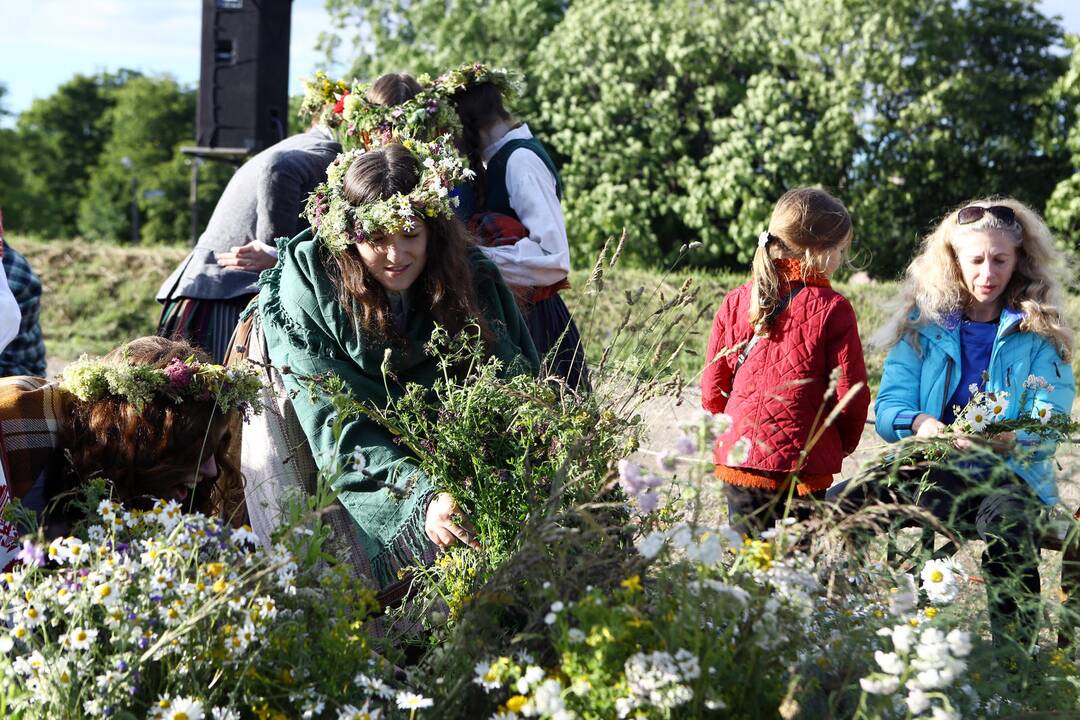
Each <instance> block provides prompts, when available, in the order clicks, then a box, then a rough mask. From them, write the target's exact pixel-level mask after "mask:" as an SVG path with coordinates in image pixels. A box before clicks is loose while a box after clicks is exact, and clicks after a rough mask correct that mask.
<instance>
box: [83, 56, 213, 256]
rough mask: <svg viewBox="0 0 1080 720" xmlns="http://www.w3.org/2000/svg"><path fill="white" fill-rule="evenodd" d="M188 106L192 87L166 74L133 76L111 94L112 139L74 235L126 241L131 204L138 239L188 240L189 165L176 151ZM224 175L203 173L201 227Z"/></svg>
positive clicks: (191, 108)
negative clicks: (135, 214) (136, 214)
mask: <svg viewBox="0 0 1080 720" xmlns="http://www.w3.org/2000/svg"><path fill="white" fill-rule="evenodd" d="M195 102H196V94H195V91H194V90H192V89H190V88H184V87H181V86H180V85H178V84H177V82H176V81H175V80H173V79H172V78H169V77H163V78H152V77H137V78H133V79H131V80H130V81H129V82H128V83H126V84H125V85H124V86H123V87H121V88H119V89H118V90H116V92H115V106H114V107H113V108H112V109H111V110H110V111H109V113H108V122H109V123H110V127H111V136H110V138H109V141H108V143H107V144H106V146H105V148H104V150H103V152H102V153H101V156H100V157H99V159H98V162H97V164H96V165H95V166H94V169H93V171H92V174H91V178H90V184H89V188H88V191H87V194H86V197H85V198H83V200H82V202H81V203H80V206H79V230H80V232H81V233H82V234H83V235H84V236H85V237H87V238H89V239H92V240H116V239H119V240H129V239H130V238H131V237H132V221H133V217H132V202H133V201H135V202H137V205H138V212H139V218H140V228H139V236H140V239H142V240H144V241H146V242H173V241H176V240H183V239H186V238H188V237H189V236H190V233H191V229H190V223H191V212H190V207H189V188H190V175H191V164H190V163H191V161H190V159H188V158H185V157H184V156H183V155H181V154H180V152H179V149H178V148H179V146H180V145H183V144H193V138H194V136H195ZM228 174H230V173H229V171H228V169H227V168H225V167H213V168H207V169H205V170H203V171H202V174H201V181H202V184H201V185H200V201H201V204H202V207H201V208H200V217H201V218H202V221H203V222H205V221H206V219H207V218H208V217H209V212H210V209H211V208H212V203H213V202H214V201H216V198H217V197H218V195H219V194H220V190H221V188H222V187H223V185H224V179H227V176H228ZM223 176H224V179H223Z"/></svg>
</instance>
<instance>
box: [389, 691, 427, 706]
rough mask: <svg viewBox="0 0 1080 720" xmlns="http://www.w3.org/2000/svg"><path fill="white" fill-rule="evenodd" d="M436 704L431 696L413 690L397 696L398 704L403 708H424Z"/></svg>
mask: <svg viewBox="0 0 1080 720" xmlns="http://www.w3.org/2000/svg"><path fill="white" fill-rule="evenodd" d="M434 704H435V702H434V701H433V700H432V699H431V698H426V697H424V696H423V695H418V694H416V693H413V692H403V693H398V696H397V706H398V707H399V708H401V709H402V710H423V709H424V708H429V707H431V706H432V705H434Z"/></svg>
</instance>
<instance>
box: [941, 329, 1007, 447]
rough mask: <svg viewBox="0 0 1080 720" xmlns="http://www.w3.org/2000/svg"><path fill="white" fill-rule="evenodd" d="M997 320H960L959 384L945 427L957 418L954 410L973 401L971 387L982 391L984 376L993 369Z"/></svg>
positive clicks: (946, 416) (946, 413) (950, 404)
mask: <svg viewBox="0 0 1080 720" xmlns="http://www.w3.org/2000/svg"><path fill="white" fill-rule="evenodd" d="M997 331H998V321H997V320H993V321H991V322H976V321H975V320H968V319H967V318H964V319H963V320H961V321H960V384H959V385H958V386H957V387H956V392H954V393H953V394H952V397H951V398H949V402H948V403H947V404H946V406H945V412H944V414H943V415H942V418H941V422H943V423H945V424H946V425H948V424H950V423H952V421H953V420H955V419H956V415H955V414H954V413H953V408H954V407H957V406H958V407H960V408H961V409H963V408H964V406H966V405H967V404H968V402H969V401H970V400H971V389H970V386H971V385H975V386H976V387H978V388H979V389H983V373H984V372H986V371H987V369H988V368H989V367H990V353H991V352H992V351H993V349H994V338H995V337H997Z"/></svg>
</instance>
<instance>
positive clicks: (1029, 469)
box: [874, 199, 1075, 647]
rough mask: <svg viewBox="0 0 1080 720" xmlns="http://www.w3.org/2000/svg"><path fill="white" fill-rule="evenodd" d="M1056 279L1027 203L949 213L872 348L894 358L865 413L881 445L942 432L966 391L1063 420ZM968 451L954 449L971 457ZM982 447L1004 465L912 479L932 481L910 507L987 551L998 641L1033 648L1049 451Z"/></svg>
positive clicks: (1039, 446) (945, 468)
mask: <svg viewBox="0 0 1080 720" xmlns="http://www.w3.org/2000/svg"><path fill="white" fill-rule="evenodd" d="M1063 270H1064V262H1063V260H1062V258H1061V256H1060V254H1059V253H1058V252H1057V251H1056V250H1055V247H1054V241H1053V237H1052V236H1051V234H1050V231H1049V229H1048V228H1047V227H1046V224H1045V223H1044V222H1043V220H1042V219H1041V218H1040V217H1039V216H1038V214H1036V213H1035V212H1034V211H1032V210H1031V209H1030V208H1028V207H1027V206H1025V205H1024V204H1023V203H1020V202H1018V201H1016V200H1012V199H993V200H978V201H974V202H971V203H967V204H966V205H964V206H963V207H961V208H960V209H959V210H956V211H954V212H951V213H949V214H948V215H947V216H946V217H945V219H944V220H943V221H942V222H941V223H940V224H939V225H938V227H937V228H936V229H935V230H934V231H933V232H932V233H931V234H930V235H929V236H928V237H927V238H926V240H925V241H924V242H923V245H922V249H921V252H920V253H919V255H918V256H917V257H916V258H915V259H914V260H913V261H912V262H911V264H910V266H909V267H908V270H907V278H906V282H905V285H904V293H903V296H902V304H901V306H900V307H899V308H898V310H897V312H896V314H895V315H894V316H893V318H892V320H891V321H890V322H889V323H887V324H886V326H885V327H884V328H883V329H882V330H881V331H880V332H879V333H878V335H877V337H876V338H875V343H876V344H877V345H878V346H879V347H887V348H890V351H889V355H888V357H887V358H886V360H885V370H884V374H883V375H882V379H881V386H880V389H879V392H878V396H877V400H876V401H875V404H874V412H875V415H876V424H877V431H878V434H879V435H881V437H882V438H884V439H885V440H887V441H889V442H895V441H898V440H900V439H901V438H904V437H908V436H911V435H916V436H918V437H924V438H929V437H934V436H937V435H941V434H943V433H945V432H946V430H947V428H948V426H949V425H950V423H952V422H953V420H955V414H954V413H955V412H956V410H957V408H963V407H964V406H965V405H967V403H968V401H969V400H970V399H971V395H972V392H973V391H974V390H982V391H986V392H1000V391H1007V392H1008V398H1009V399H1010V401H1011V402H1010V403H1009V405H1008V407H1007V410H1006V415H1005V417H1006V418H1007V419H1016V418H1019V417H1021V416H1022V415H1027V416H1031V417H1035V416H1036V413H1038V412H1039V411H1040V410H1044V409H1046V408H1049V409H1050V410H1051V411H1052V412H1053V413H1066V414H1067V413H1069V412H1070V410H1071V408H1072V401H1073V396H1074V394H1075V389H1074V385H1073V373H1072V367H1071V365H1070V364H1069V359H1070V357H1071V354H1072V333H1071V331H1070V329H1069V328H1068V327H1067V326H1066V323H1065V319H1064V317H1063V314H1062V308H1063V307H1064V296H1063V292H1062V282H1061V276H1062V273H1063ZM1022 398H1023V399H1024V403H1023V406H1021V405H1020V400H1021V399H1022ZM971 442H972V441H971V440H969V439H964V438H958V439H957V440H956V441H955V442H954V444H955V445H956V446H957V447H958V448H959V449H960V450H965V449H969V450H970V449H971ZM988 447H989V449H991V450H992V451H993V452H994V453H996V454H997V455H998V456H999V457H1000V458H1001V461H1002V462H992V461H988V460H987V459H986V453H982V454H981V455H980V456H979V457H981V459H975V456H972V457H969V458H967V459H960V460H957V461H955V462H953V463H951V464H949V465H944V464H939V465H937V466H933V465H931V466H930V469H929V472H928V473H927V470H926V468H925V467H923V468H922V469H920V470H918V471H914V472H913V471H908V473H907V474H908V475H912V476H913V477H909V478H907V479H908V480H915V479H919V478H923V477H924V476H926V475H928V477H926V479H927V480H928V481H929V488H928V489H925V490H924V491H923V492H922V493H921V494H920V495H919V496H918V502H919V504H920V505H921V506H923V507H924V508H926V509H927V510H929V511H930V512H932V513H933V514H934V515H935V516H937V517H939V518H941V519H943V520H945V521H946V522H947V523H948V524H949V525H950V526H951V527H952V528H953V529H954V530H955V531H957V532H959V533H960V534H963V535H969V536H970V535H975V536H977V537H979V538H981V539H982V540H984V541H985V542H986V550H985V552H984V554H983V562H982V565H983V572H984V574H985V575H986V576H987V583H986V587H987V594H988V603H989V608H990V620H991V628H992V630H993V633H994V639H995V642H997V643H999V644H1000V643H1001V642H1002V641H1003V640H1004V639H1005V638H1006V637H1010V636H1011V637H1012V638H1013V639H1015V640H1017V641H1018V642H1019V643H1020V644H1021V645H1023V646H1026V647H1030V646H1031V645H1032V644H1033V643H1034V642H1035V641H1036V639H1037V631H1038V620H1039V617H1040V610H1039V602H1038V598H1039V591H1040V585H1039V572H1038V557H1039V551H1038V544H1037V541H1036V539H1035V538H1036V531H1037V528H1036V524H1037V522H1038V518H1039V516H1040V515H1041V513H1040V512H1038V503H1039V501H1041V502H1042V503H1043V504H1046V505H1053V504H1056V503H1057V501H1058V495H1057V483H1056V480H1055V477H1054V466H1053V454H1054V451H1055V450H1056V447H1055V446H1053V445H1052V444H1049V445H1048V444H1047V443H1044V442H1040V441H1039V440H1037V439H1036V438H1035V437H1034V436H1027V435H1025V434H1024V433H1018V434H1014V433H1002V434H999V435H997V436H995V437H993V438H991V439H990V442H989V445H988ZM1014 621H1015V624H1016V627H1009V623H1011V622H1014Z"/></svg>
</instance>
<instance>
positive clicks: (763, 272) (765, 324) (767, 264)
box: [750, 232, 780, 335]
mask: <svg viewBox="0 0 1080 720" xmlns="http://www.w3.org/2000/svg"><path fill="white" fill-rule="evenodd" d="M774 242H778V240H777V238H776V237H774V236H773V235H769V234H768V233H767V232H764V233H762V234H761V236H760V237H759V239H758V248H757V251H756V252H755V253H754V261H753V265H752V271H751V285H750V326H751V327H752V328H754V334H755V335H768V334H769V325H770V324H771V323H772V320H773V317H772V315H773V313H774V312H775V310H776V308H777V306H778V305H779V304H780V275H779V274H778V273H777V272H776V265H775V264H774V263H773V259H772V257H771V256H770V255H769V245H771V244H772V243H774Z"/></svg>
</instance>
